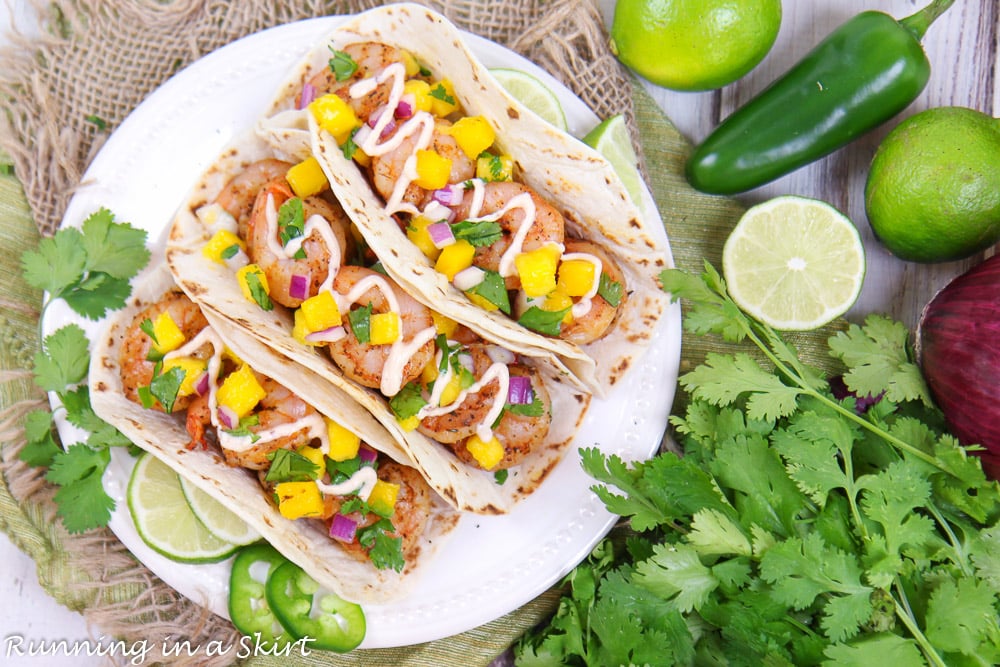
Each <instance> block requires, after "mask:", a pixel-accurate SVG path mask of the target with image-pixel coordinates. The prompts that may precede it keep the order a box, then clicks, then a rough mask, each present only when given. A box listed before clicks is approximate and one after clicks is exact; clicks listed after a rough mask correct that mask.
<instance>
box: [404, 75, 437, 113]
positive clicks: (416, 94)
mask: <svg viewBox="0 0 1000 667" xmlns="http://www.w3.org/2000/svg"><path fill="white" fill-rule="evenodd" d="M403 95H412V96H413V111H414V112H417V111H430V110H431V102H432V101H433V100H434V98H433V97H431V86H430V84H429V83H427V82H426V81H424V80H422V79H410V80H408V81H407V82H406V83H404V84H403Z"/></svg>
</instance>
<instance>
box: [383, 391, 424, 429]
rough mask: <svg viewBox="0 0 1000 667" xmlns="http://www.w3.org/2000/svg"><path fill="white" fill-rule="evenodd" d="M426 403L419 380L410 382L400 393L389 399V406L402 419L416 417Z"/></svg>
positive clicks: (397, 417)
mask: <svg viewBox="0 0 1000 667" xmlns="http://www.w3.org/2000/svg"><path fill="white" fill-rule="evenodd" d="M425 405H427V400H426V399H425V398H424V396H423V392H422V390H421V388H420V385H419V384H418V383H417V382H408V383H407V384H405V385H404V386H403V388H402V389H400V390H399V393H397V394H396V395H395V396H393V397H392V398H391V399H389V408H390V409H391V410H392V413H393V414H394V415H396V419H398V420H400V421H402V420H404V419H409V418H410V417H415V416H416V415H417V413H418V412H420V409H421V408H423V407H424V406H425Z"/></svg>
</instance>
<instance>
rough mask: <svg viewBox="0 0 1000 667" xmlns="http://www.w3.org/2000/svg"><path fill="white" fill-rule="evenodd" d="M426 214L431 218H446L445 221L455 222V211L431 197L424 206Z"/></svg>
mask: <svg viewBox="0 0 1000 667" xmlns="http://www.w3.org/2000/svg"><path fill="white" fill-rule="evenodd" d="M424 216H425V217H427V218H430V219H431V220H444V221H445V222H455V211H454V209H450V208H448V207H447V206H445V205H444V204H441V203H440V202H436V201H434V200H433V199H431V200H430V201H429V202H427V206H426V207H424Z"/></svg>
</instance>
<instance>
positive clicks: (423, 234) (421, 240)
mask: <svg viewBox="0 0 1000 667" xmlns="http://www.w3.org/2000/svg"><path fill="white" fill-rule="evenodd" d="M433 224H434V221H433V220H431V219H430V218H428V217H426V216H423V215H416V216H414V217H413V218H412V219H411V220H410V222H409V224H407V226H406V237H407V238H408V239H410V241H411V242H412V243H413V245H415V246H417V247H418V248H419V249H420V252H422V253H424V254H425V255H426V256H427V257H429V258H431V259H437V257H438V255H440V254H441V250H439V249H438V248H437V246H435V245H434V241H433V240H432V239H431V235H430V233H428V231H427V228H428V227H430V226H431V225H433Z"/></svg>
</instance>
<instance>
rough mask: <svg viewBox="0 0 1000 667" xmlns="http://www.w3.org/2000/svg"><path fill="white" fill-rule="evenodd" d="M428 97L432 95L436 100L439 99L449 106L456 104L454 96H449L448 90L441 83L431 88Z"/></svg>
mask: <svg viewBox="0 0 1000 667" xmlns="http://www.w3.org/2000/svg"><path fill="white" fill-rule="evenodd" d="M428 95H430V96H431V97H433V98H435V99H439V100H441V101H442V102H445V103H447V104H454V103H455V97H454V96H453V95H449V94H448V89H447V88H445V87H444V84H443V83H439V84H438V85H436V86H434V87H433V88H431V90H430V92H429V93H428Z"/></svg>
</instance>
